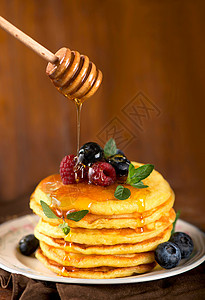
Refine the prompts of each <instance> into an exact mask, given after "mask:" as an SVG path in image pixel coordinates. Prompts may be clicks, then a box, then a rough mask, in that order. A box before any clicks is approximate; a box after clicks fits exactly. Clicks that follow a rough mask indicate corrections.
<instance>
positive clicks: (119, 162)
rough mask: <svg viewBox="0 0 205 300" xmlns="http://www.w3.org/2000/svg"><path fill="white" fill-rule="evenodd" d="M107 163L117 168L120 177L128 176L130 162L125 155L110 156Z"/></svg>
mask: <svg viewBox="0 0 205 300" xmlns="http://www.w3.org/2000/svg"><path fill="white" fill-rule="evenodd" d="M107 161H108V162H109V164H111V165H112V166H113V167H114V168H115V171H116V174H117V175H118V176H124V175H127V174H128V170H129V165H130V161H129V160H128V159H127V158H126V157H125V156H124V155H121V154H115V155H113V156H110V157H109V158H108V160H107Z"/></svg>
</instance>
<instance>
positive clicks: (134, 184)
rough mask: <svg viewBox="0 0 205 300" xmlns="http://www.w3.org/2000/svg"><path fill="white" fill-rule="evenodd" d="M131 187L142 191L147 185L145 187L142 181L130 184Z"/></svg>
mask: <svg viewBox="0 0 205 300" xmlns="http://www.w3.org/2000/svg"><path fill="white" fill-rule="evenodd" d="M131 186H133V187H135V188H138V189H144V188H147V187H148V185H145V184H144V183H143V182H142V181H139V182H137V183H131Z"/></svg>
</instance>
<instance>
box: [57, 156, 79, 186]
mask: <svg viewBox="0 0 205 300" xmlns="http://www.w3.org/2000/svg"><path fill="white" fill-rule="evenodd" d="M75 165H76V162H75V156H74V155H66V156H65V157H64V158H63V159H62V161H61V164H60V175H61V179H62V182H63V184H71V183H75V172H74V167H75Z"/></svg>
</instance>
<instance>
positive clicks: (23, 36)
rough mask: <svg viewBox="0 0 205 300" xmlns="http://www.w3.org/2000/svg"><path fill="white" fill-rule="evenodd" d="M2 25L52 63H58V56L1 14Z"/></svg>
mask: <svg viewBox="0 0 205 300" xmlns="http://www.w3.org/2000/svg"><path fill="white" fill-rule="evenodd" d="M0 27H1V28H3V29H4V30H5V31H7V32H8V33H10V34H11V35H13V36H14V37H15V38H16V39H18V40H19V41H21V42H22V43H24V44H25V45H26V46H27V47H29V48H31V49H32V50H33V51H35V52H36V53H37V54H38V55H40V56H41V57H43V58H44V59H45V60H47V61H48V62H51V63H53V64H54V63H56V62H57V61H58V57H57V56H55V55H54V54H53V53H52V52H50V51H49V50H48V49H46V48H45V47H43V46H42V45H40V44H39V43H38V42H36V41H35V40H33V39H32V38H31V37H30V36H28V35H27V34H25V33H24V32H22V31H21V30H19V29H18V28H16V27H15V26H14V25H12V24H11V23H9V22H8V21H7V20H5V19H4V18H3V17H1V16H0Z"/></svg>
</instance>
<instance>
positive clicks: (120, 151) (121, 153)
mask: <svg viewBox="0 0 205 300" xmlns="http://www.w3.org/2000/svg"><path fill="white" fill-rule="evenodd" d="M116 154H120V155H123V156H125V154H124V152H123V151H122V150H120V149H117V151H116Z"/></svg>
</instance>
